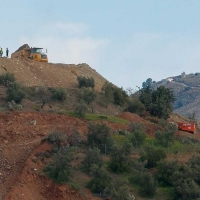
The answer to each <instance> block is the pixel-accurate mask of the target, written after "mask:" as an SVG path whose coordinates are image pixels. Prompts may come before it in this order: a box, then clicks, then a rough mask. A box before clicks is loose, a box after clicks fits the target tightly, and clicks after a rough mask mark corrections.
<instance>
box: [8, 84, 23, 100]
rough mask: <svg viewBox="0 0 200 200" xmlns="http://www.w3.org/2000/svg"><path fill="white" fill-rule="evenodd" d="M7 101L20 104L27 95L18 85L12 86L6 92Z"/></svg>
mask: <svg viewBox="0 0 200 200" xmlns="http://www.w3.org/2000/svg"><path fill="white" fill-rule="evenodd" d="M6 94H7V96H6V100H7V101H12V100H14V101H15V102H16V103H20V102H21V101H22V100H23V99H24V97H25V93H24V92H23V91H22V89H21V86H20V85H19V84H17V83H13V84H10V85H9V86H8V89H7V90H6Z"/></svg>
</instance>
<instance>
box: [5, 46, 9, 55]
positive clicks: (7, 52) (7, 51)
mask: <svg viewBox="0 0 200 200" xmlns="http://www.w3.org/2000/svg"><path fill="white" fill-rule="evenodd" d="M8 54H9V50H8V48H6V57H8Z"/></svg>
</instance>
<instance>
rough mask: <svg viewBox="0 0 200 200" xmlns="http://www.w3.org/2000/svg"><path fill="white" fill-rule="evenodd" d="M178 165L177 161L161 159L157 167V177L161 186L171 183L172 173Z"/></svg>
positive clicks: (170, 184)
mask: <svg viewBox="0 0 200 200" xmlns="http://www.w3.org/2000/svg"><path fill="white" fill-rule="evenodd" d="M178 169H179V165H178V163H177V161H170V162H167V161H162V162H160V163H159V164H158V167H157V179H158V181H159V182H160V184H161V185H163V186H172V185H173V174H174V173H175V172H177V171H178Z"/></svg>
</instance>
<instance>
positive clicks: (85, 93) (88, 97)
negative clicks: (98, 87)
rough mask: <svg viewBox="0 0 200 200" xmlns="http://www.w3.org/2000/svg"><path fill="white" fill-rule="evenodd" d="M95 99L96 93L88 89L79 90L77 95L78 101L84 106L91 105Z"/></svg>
mask: <svg viewBox="0 0 200 200" xmlns="http://www.w3.org/2000/svg"><path fill="white" fill-rule="evenodd" d="M95 98H96V92H95V91H94V90H90V89H85V88H84V89H81V91H80V93H79V99H80V100H81V101H84V102H85V103H86V104H90V103H92V102H93V101H94V100H95Z"/></svg>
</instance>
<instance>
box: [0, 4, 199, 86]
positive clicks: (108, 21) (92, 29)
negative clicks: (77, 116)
mask: <svg viewBox="0 0 200 200" xmlns="http://www.w3.org/2000/svg"><path fill="white" fill-rule="evenodd" d="M199 10H200V1H199V0H123V1H122V0H100V1H97V0H56V1H53V0H42V1H41V0H34V1H30V0H6V1H2V2H1V6H0V13H1V23H0V47H2V48H3V49H4V52H5V50H6V47H8V48H9V52H10V54H11V53H12V52H14V51H16V50H17V49H18V48H19V47H20V46H22V45H23V44H26V43H27V44H29V46H36V47H43V48H47V49H48V58H49V62H52V63H66V64H79V63H87V64H88V65H89V66H90V67H91V68H93V69H95V70H96V71H97V72H98V73H99V74H101V75H102V76H103V77H105V78H106V79H107V80H108V81H110V82H112V83H113V84H115V85H117V86H118V87H123V89H125V90H126V89H127V88H132V89H134V90H137V88H138V87H141V86H142V82H144V81H146V80H147V79H148V78H152V80H153V81H160V80H162V79H165V78H168V77H172V76H178V75H180V74H181V73H182V72H185V73H186V74H189V73H196V72H200V12H199Z"/></svg>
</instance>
